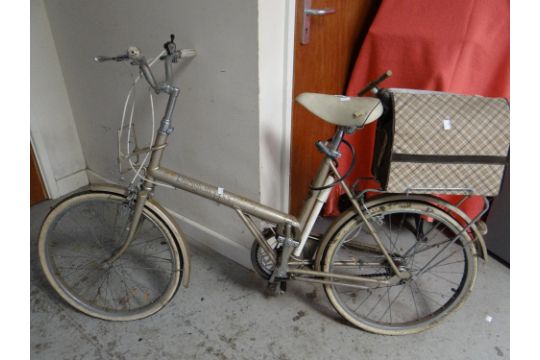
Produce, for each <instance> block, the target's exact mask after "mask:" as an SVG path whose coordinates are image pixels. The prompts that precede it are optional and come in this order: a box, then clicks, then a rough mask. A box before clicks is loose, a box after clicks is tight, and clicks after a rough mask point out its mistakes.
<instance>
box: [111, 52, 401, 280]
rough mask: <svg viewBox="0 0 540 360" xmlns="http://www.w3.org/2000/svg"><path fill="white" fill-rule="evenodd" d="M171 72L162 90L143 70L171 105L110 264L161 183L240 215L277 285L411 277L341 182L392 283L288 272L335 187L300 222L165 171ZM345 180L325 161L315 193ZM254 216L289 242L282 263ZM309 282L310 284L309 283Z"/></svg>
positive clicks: (316, 197)
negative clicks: (290, 280) (291, 278)
mask: <svg viewBox="0 0 540 360" xmlns="http://www.w3.org/2000/svg"><path fill="white" fill-rule="evenodd" d="M170 66H171V59H170V57H167V58H166V59H165V67H166V69H168V71H166V74H167V80H166V82H164V83H162V84H157V83H156V81H155V79H154V78H153V76H152V74H151V72H150V70H149V68H147V65H145V64H144V63H143V64H142V66H141V69H142V72H143V75H144V76H145V78H146V79H147V81H148V82H149V83H150V85H151V86H152V88H154V90H156V92H158V93H159V92H164V93H167V94H168V95H169V100H168V102H167V107H166V109H165V115H164V117H163V119H162V120H161V124H160V127H159V131H158V133H157V135H156V137H155V140H154V143H153V144H152V146H151V147H150V149H149V151H151V152H152V154H151V157H150V161H149V163H148V167H147V171H146V180H145V181H144V182H143V186H142V189H141V190H140V191H139V192H138V194H137V199H136V203H135V208H134V213H133V217H132V223H131V226H130V229H129V232H128V237H127V239H126V241H125V242H124V244H123V245H122V247H121V248H120V249H119V250H118V251H117V252H116V253H115V254H114V255H113V256H112V257H111V258H110V259H109V261H111V262H112V261H114V260H116V259H117V258H119V257H120V256H121V255H122V254H123V253H124V252H125V250H126V249H127V248H128V247H129V244H130V243H131V241H132V240H133V238H134V235H135V232H136V229H137V226H138V223H139V219H140V217H141V214H142V211H143V208H144V205H145V203H146V201H147V199H148V198H149V196H150V193H151V192H152V191H153V189H154V186H155V181H159V182H162V183H165V184H168V185H170V186H173V187H174V188H176V189H181V190H185V191H188V192H190V193H193V194H196V195H199V196H202V197H204V198H207V199H210V200H213V201H215V202H217V203H220V204H223V205H225V206H228V207H231V208H233V209H234V210H236V212H237V214H238V215H239V217H240V218H241V219H242V221H243V222H244V224H245V225H246V227H247V228H248V229H249V230H250V232H251V233H252V234H253V235H254V236H255V240H256V241H257V242H258V243H259V245H260V246H261V247H262V249H264V251H265V252H266V253H267V255H268V256H269V257H270V258H271V259H272V260H273V262H274V264H276V271H274V274H273V276H272V278H271V281H273V280H274V278H275V277H277V278H278V279H284V278H287V276H288V275H289V274H295V275H296V276H304V277H305V276H308V277H313V276H316V277H323V278H324V279H323V280H320V279H311V281H315V282H322V283H336V281H335V280H333V279H338V280H344V281H347V282H354V283H366V282H367V283H377V284H390V283H393V282H395V281H399V280H400V279H404V278H407V277H408V273H405V272H400V271H399V269H398V268H397V266H396V264H395V263H394V261H393V259H392V257H391V256H390V254H388V252H387V251H386V249H385V248H384V246H383V244H382V242H381V241H380V240H379V237H378V235H377V234H376V232H375V230H374V228H373V227H372V226H371V224H370V223H369V221H368V220H367V218H366V217H365V215H364V214H363V212H362V210H361V208H360V205H359V204H358V201H357V200H356V199H355V197H354V196H353V194H352V192H351V190H350V189H349V188H348V186H347V185H346V184H345V183H344V182H343V181H341V182H340V185H341V186H342V188H343V189H344V190H345V192H346V194H347V195H348V197H349V199H350V200H351V202H352V203H353V206H354V207H355V208H356V210H357V211H358V213H359V215H360V216H361V217H362V219H363V221H365V223H366V224H367V227H368V229H369V231H370V232H371V234H372V235H373V237H374V239H375V241H376V242H377V243H378V245H379V247H380V249H381V254H382V255H384V257H385V258H386V260H387V261H388V263H389V264H390V266H391V268H392V269H393V271H394V274H395V276H394V277H393V278H390V279H388V280H379V279H374V278H367V277H360V276H354V277H353V276H348V275H342V274H333V273H325V272H320V271H314V270H304V269H289V264H291V265H292V264H296V263H297V262H295V261H294V259H293V261H291V257H292V255H294V257H296V258H297V259H298V258H301V256H302V252H303V250H304V246H305V244H306V242H307V240H308V236H309V235H310V233H311V230H312V229H313V226H314V224H315V221H316V219H317V217H318V216H319V214H320V212H321V209H322V206H323V205H324V203H325V202H326V200H327V199H328V196H329V194H330V191H331V189H332V187H328V188H325V189H320V190H316V189H312V191H311V195H310V196H309V198H308V199H307V200H306V202H305V203H304V206H303V207H302V210H301V213H300V215H299V219H297V218H296V217H294V216H292V215H290V214H286V213H284V212H281V211H279V210H276V209H273V208H271V207H269V206H266V205H263V204H261V203H258V202H256V201H253V200H250V199H248V198H245V197H242V196H240V195H237V194H234V193H232V192H229V191H226V190H225V189H224V188H222V187H217V186H213V185H210V184H207V183H205V182H202V181H199V180H197V179H193V178H191V177H188V176H185V175H182V174H179V173H177V172H175V171H172V170H170V169H167V168H165V167H162V166H161V160H162V157H163V152H164V151H165V148H166V146H167V139H168V137H169V135H170V134H171V133H172V131H173V128H172V127H171V122H172V114H173V112H174V108H175V105H176V99H177V97H178V95H179V93H180V90H179V89H178V88H177V87H175V86H173V85H171V84H170V75H169V74H170V73H171V71H170ZM345 131H346V129H344V128H341V127H338V129H337V131H336V133H335V135H334V137H333V139H332V141H331V142H330V144H329V147H328V148H329V149H330V150H331V151H337V150H338V148H339V145H340V144H341V141H342V140H343V136H344V134H345ZM340 178H341V176H340V174H339V172H338V170H337V168H336V167H335V165H334V163H333V160H332V159H331V158H329V157H326V158H325V159H324V160H323V162H322V164H321V166H320V168H319V171H318V173H317V175H316V177H315V178H314V181H313V183H312V187H313V188H321V187H325V186H328V185H330V184H333V183H334V181H335V179H340ZM251 216H254V217H256V218H258V219H261V220H264V221H268V222H270V223H273V224H276V225H277V229H278V238H281V240H283V241H284V246H283V251H282V253H281V257H280V258H279V259H276V256H275V253H274V251H273V250H272V248H271V247H270V245H268V243H267V241H266V239H265V238H264V236H263V234H262V232H261V231H260V230H259V229H258V227H257V226H256V225H255V223H254V222H253V220H252V219H251ZM300 263H302V262H300ZM327 279H328V280H327ZM304 280H306V281H310V280H309V279H304ZM342 285H343V284H342ZM345 285H349V286H357V285H351V284H347V283H345ZM358 286H359V285H358Z"/></svg>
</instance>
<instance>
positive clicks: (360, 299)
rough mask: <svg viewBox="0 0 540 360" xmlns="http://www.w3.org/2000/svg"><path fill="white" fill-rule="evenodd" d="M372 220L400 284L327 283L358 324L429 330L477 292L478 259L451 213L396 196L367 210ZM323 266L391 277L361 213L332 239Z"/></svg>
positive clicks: (338, 305) (391, 331)
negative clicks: (399, 273)
mask: <svg viewBox="0 0 540 360" xmlns="http://www.w3.org/2000/svg"><path fill="white" fill-rule="evenodd" d="M366 216H367V218H368V221H369V222H370V223H371V224H372V225H373V226H374V228H375V230H376V232H377V234H378V235H379V237H380V239H381V241H382V243H383V245H384V246H385V248H386V249H387V251H388V253H389V254H390V256H391V258H392V260H393V262H394V263H395V264H396V266H397V267H398V268H399V269H400V271H406V272H408V273H409V274H410V275H411V277H410V279H406V280H401V281H400V282H399V283H397V284H393V285H389V284H381V283H377V284H373V283H369V282H366V283H365V284H366V285H365V287H363V288H360V289H359V288H358V287H356V288H355V287H351V286H346V285H340V284H327V285H325V291H326V293H327V295H328V298H329V300H330V302H331V303H332V305H333V306H334V307H335V309H336V310H337V311H338V312H339V313H340V314H341V315H342V316H343V317H344V318H345V319H347V320H348V321H350V322H351V323H352V324H354V325H355V326H357V327H359V328H361V329H364V330H367V331H371V332H374V333H379V334H387V335H402V334H410V333H416V332H420V331H423V330H426V329H428V328H430V327H431V326H433V325H435V324H436V323H438V322H439V321H441V320H442V319H443V318H445V317H446V316H447V315H448V314H450V313H451V312H452V311H454V310H455V309H457V308H458V307H459V305H460V304H462V303H463V301H464V300H465V298H466V297H467V295H468V294H469V293H470V291H471V290H472V287H473V284H474V280H475V277H476V270H477V263H476V257H475V253H476V252H475V248H474V245H473V243H472V241H471V239H470V237H469V235H468V234H467V232H466V231H463V228H462V226H460V225H459V224H458V223H457V222H456V221H455V220H454V219H453V218H452V217H451V216H450V215H448V214H447V213H445V212H443V211H441V210H440V209H438V208H436V207H434V206H432V205H429V204H425V203H414V202H410V201H395V202H391V203H385V204H381V205H378V206H374V207H372V208H369V211H367V212H366ZM323 261H324V263H323V270H324V271H326V272H333V273H338V274H345V275H353V276H362V277H367V278H370V279H379V280H388V279H390V278H392V276H393V275H394V273H393V271H392V268H391V266H390V263H389V262H388V261H387V260H386V258H385V256H384V255H383V253H382V252H381V250H380V248H379V247H378V246H377V244H376V242H375V240H374V239H373V237H372V235H371V234H370V233H369V231H368V230H367V227H366V226H365V224H364V223H363V222H362V220H361V218H360V217H359V216H356V217H353V218H351V219H350V220H349V221H348V222H347V223H346V224H345V225H344V226H343V227H342V228H341V229H340V230H339V231H338V232H337V233H336V234H335V235H334V237H333V238H332V239H331V240H330V242H329V245H328V247H327V250H326V253H325V255H324V259H323Z"/></svg>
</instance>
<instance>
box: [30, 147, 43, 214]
mask: <svg viewBox="0 0 540 360" xmlns="http://www.w3.org/2000/svg"><path fill="white" fill-rule="evenodd" d="M43 200H47V193H46V192H45V187H44V186H43V180H42V179H41V174H40V173H39V167H38V166H37V162H36V156H35V155H34V149H32V145H30V206H32V205H34V204H37V203H39V202H41V201H43Z"/></svg>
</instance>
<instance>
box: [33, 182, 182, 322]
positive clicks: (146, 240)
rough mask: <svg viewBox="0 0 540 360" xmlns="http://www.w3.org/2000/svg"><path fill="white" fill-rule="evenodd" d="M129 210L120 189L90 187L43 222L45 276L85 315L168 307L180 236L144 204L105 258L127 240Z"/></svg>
mask: <svg viewBox="0 0 540 360" xmlns="http://www.w3.org/2000/svg"><path fill="white" fill-rule="evenodd" d="M131 214H132V209H131V208H130V206H129V203H128V202H127V201H126V198H125V197H124V196H120V195H116V194H110V193H102V192H89V193H83V194H79V195H75V196H73V197H70V198H68V199H66V200H64V201H62V202H61V203H60V204H58V205H57V206H56V207H55V208H54V209H52V210H51V212H50V213H49V214H48V215H47V217H46V219H45V221H44V223H43V225H42V228H41V231H40V234H39V259H40V263H41V266H42V269H43V271H44V273H45V276H46V278H47V280H48V281H49V283H50V284H51V285H52V287H53V288H54V289H55V290H56V292H57V293H58V294H59V295H60V296H61V297H62V298H63V299H64V300H66V301H67V302H68V303H69V304H71V305H72V306H73V307H75V308H76V309H78V310H80V311H82V312H83V313H85V314H87V315H90V316H93V317H96V318H100V319H105V320H113V321H126V320H135V319H141V318H144V317H147V316H150V315H152V314H154V313H155V312H157V311H158V310H160V309H161V308H162V307H163V306H165V305H166V304H167V303H168V302H169V301H170V300H171V299H172V297H173V296H174V293H175V292H176V290H177V288H178V286H179V284H180V281H181V278H182V270H183V263H182V256H181V254H180V250H179V248H178V245H177V242H176V240H175V238H174V236H173V235H172V232H171V231H170V230H169V228H168V227H167V225H166V224H165V223H164V222H163V220H161V219H160V218H159V217H158V216H157V215H156V214H155V213H153V212H152V211H151V210H150V209H149V208H148V207H145V209H144V210H143V214H142V216H141V220H140V223H139V226H138V228H137V232H136V235H135V238H134V239H133V242H132V243H131V244H130V246H129V247H128V249H127V250H126V252H125V253H124V254H123V255H122V256H121V257H120V258H118V259H117V260H116V261H114V262H113V263H110V264H108V263H107V262H106V260H108V259H110V257H111V256H112V254H113V253H114V252H115V250H117V249H118V248H119V247H120V246H121V245H122V243H123V242H124V240H125V239H126V237H127V233H128V228H129V225H130V220H131Z"/></svg>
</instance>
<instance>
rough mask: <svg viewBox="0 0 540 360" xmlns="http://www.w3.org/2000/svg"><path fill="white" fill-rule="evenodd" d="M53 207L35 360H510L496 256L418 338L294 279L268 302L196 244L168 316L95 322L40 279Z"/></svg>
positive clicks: (42, 210)
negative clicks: (383, 326) (368, 320)
mask: <svg viewBox="0 0 540 360" xmlns="http://www.w3.org/2000/svg"><path fill="white" fill-rule="evenodd" d="M50 205H51V202H44V203H41V204H39V205H36V206H34V207H32V209H31V232H30V241H31V249H32V250H31V254H30V255H31V287H30V290H31V292H30V300H31V304H30V309H31V328H30V331H31V354H32V359H43V360H45V359H54V360H61V359H73V360H75V359H120V360H124V359H126V360H127V359H129V360H131V359H280V360H286V359H398V358H399V359H400V360H407V359H453V360H455V359H475V360H481V359H509V358H510V354H509V352H510V326H509V325H510V314H509V313H510V286H509V285H510V270H509V269H508V268H506V267H505V266H503V265H501V264H500V263H498V262H497V261H495V260H493V259H490V261H488V263H487V264H481V265H480V267H479V274H478V279H477V283H476V287H475V291H473V293H472V295H471V296H470V297H469V299H468V301H467V302H466V303H465V304H464V306H463V307H462V308H461V309H460V310H459V311H458V312H457V313H455V314H453V315H452V316H451V317H450V318H449V319H448V320H446V321H445V322H443V323H442V324H441V325H439V326H438V327H436V328H434V329H431V330H429V331H428V332H425V333H422V334H417V335H409V336H401V337H390V336H381V335H373V334H370V333H367V332H364V331H361V330H358V329H356V328H353V327H351V326H349V325H347V324H346V323H345V322H344V321H343V320H342V319H341V318H340V316H339V315H338V314H337V313H336V312H335V311H334V310H333V308H332V307H331V305H330V303H329V302H328V300H327V299H326V296H325V294H324V291H323V289H322V287H321V286H320V285H319V286H315V285H311V284H306V283H301V282H292V283H290V284H289V290H288V291H287V293H286V294H284V295H281V296H277V297H268V296H267V295H265V294H266V293H265V287H266V285H265V282H264V281H263V280H262V279H260V278H258V276H257V275H256V274H255V273H253V272H251V271H249V270H246V269H245V268H243V267H241V266H239V265H237V264H236V263H234V262H232V261H230V260H228V259H227V258H224V257H223V256H221V255H219V254H217V253H215V252H213V251H212V250H209V249H203V248H195V247H194V246H192V250H193V260H192V270H193V274H192V280H191V285H190V287H189V288H188V289H185V288H181V289H180V290H179V291H178V293H177V294H176V296H175V298H174V299H173V301H172V302H171V303H169V305H167V306H166V307H165V308H164V309H163V310H161V311H160V312H159V313H157V314H156V315H154V316H152V317H150V318H147V319H143V320H139V321H135V322H129V323H112V322H106V321H101V320H96V319H93V318H90V317H88V316H86V315H83V314H81V313H79V312H77V311H76V310H74V309H72V308H71V307H69V306H68V305H66V303H64V302H63V301H62V300H61V299H60V298H59V297H58V296H57V295H56V294H55V293H54V292H53V291H52V289H51V288H50V286H49V285H48V284H47V283H46V282H45V279H44V276H43V275H42V273H41V269H40V267H39V264H38V260H37V254H36V252H37V246H36V237H37V232H38V230H39V226H40V225H41V222H42V220H43V218H44V216H45V214H46V213H47V211H48V209H49V207H50ZM489 317H491V318H492V320H491V321H490V322H489V321H487V320H486V318H488V319H489Z"/></svg>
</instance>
